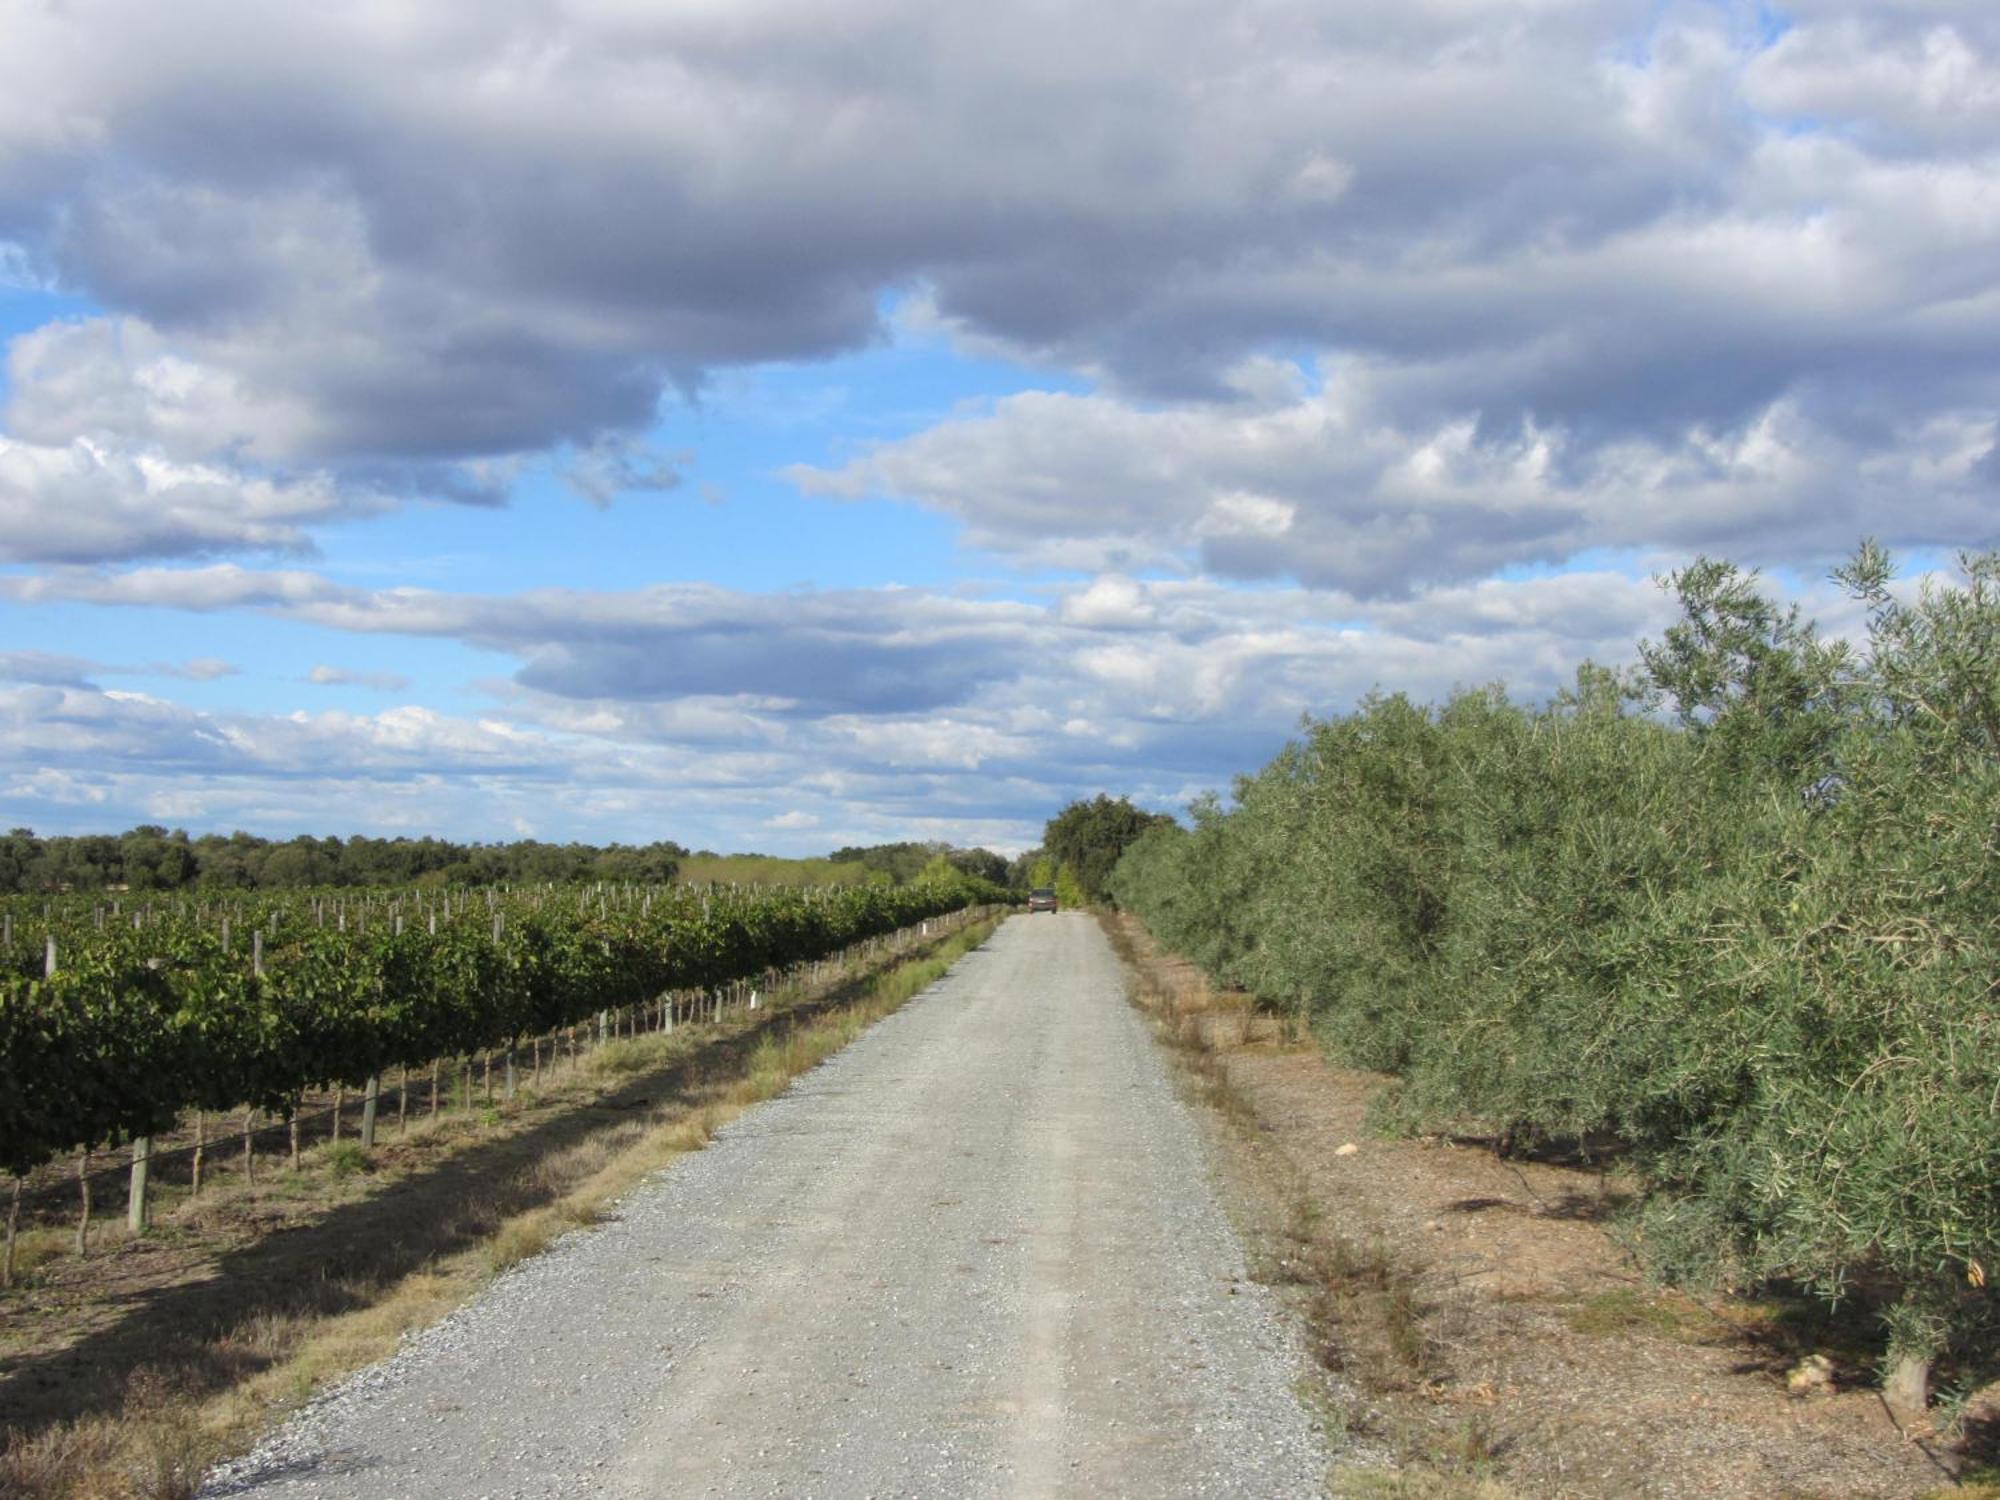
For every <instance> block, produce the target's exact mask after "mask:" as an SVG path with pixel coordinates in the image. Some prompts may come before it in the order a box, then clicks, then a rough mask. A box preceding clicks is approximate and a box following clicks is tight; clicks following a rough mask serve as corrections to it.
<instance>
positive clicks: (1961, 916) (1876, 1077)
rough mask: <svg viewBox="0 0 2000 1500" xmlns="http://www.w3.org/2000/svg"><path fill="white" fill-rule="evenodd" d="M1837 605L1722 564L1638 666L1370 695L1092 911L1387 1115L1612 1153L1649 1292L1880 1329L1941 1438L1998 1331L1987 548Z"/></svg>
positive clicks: (1850, 581)
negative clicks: (1802, 1298) (1357, 1082)
mask: <svg viewBox="0 0 2000 1500" xmlns="http://www.w3.org/2000/svg"><path fill="white" fill-rule="evenodd" d="M1835 576H1836V578H1837V579H1838V580H1839V581H1840V582H1841V583H1842V584H1843V585H1844V586H1845V587H1846V589H1847V590H1848V592H1849V593H1850V595H1851V596H1852V597H1853V598H1854V599H1855V600H1856V601H1858V603H1859V604H1860V605H1861V606H1862V607H1863V608H1865V610H1866V611H1867V613H1868V626H1867V632H1866V639H1865V642H1863V643H1862V644H1861V645H1859V646H1858V647H1850V646H1848V645H1847V644H1845V643H1843V642H1840V641H1837V640H1832V639H1828V638H1825V637H1823V636H1822V635H1821V633H1820V632H1819V631H1818V630H1817V629H1816V627H1815V626H1814V625H1813V624H1812V623H1811V622H1809V621H1806V620H1803V619H1801V618H1800V617H1799V615H1798V613H1797V612H1796V611H1795V610H1787V609H1785V608H1782V607H1781V606H1779V605H1778V604H1777V603H1775V602H1773V600H1772V599H1771V598H1769V597H1768V596H1767V595H1766V593H1765V592H1764V591H1763V590H1762V589H1761V588H1760V586H1759V583H1758V580H1757V579H1756V577H1755V575H1754V574H1748V573H1745V572H1743V571H1741V570H1739V569H1737V568H1736V567H1734V566H1732V565H1730V564H1728V563H1724V562H1713V561H1708V560H1703V561H1700V562H1698V563H1696V564H1694V565H1693V566H1691V567H1689V568H1687V569H1685V570H1683V571H1682V572H1679V573H1677V574H1675V575H1673V576H1672V577H1671V578H1670V579H1669V580H1668V584H1669V586H1670V587H1671V588H1672V590H1673V591H1674V593H1675V596H1676V598H1677V600H1678V603H1679V605H1680V610H1681V615H1680V619H1679V621H1678V622H1677V623H1676V624H1675V625H1674V626H1673V627H1672V628H1670V629H1669V630H1668V631H1667V632H1666V634H1665V636H1664V637H1663V638H1662V639H1660V640H1658V641H1654V642H1648V643H1646V644H1645V645H1643V646H1642V648H1641V661H1642V663H1643V665H1642V666H1641V667H1640V668H1638V669H1636V670H1635V671H1634V672H1632V673H1630V674H1619V673H1614V672H1611V671H1607V670H1604V669H1602V668H1598V667H1593V666H1589V665H1586V666H1584V667H1583V668H1582V669H1580V670H1579V671H1578V673H1577V675H1576V680H1575V683H1574V685H1573V686H1572V687H1571V688H1570V689H1569V690H1567V691H1565V692H1563V693H1562V694H1560V695H1559V696H1558V697H1557V698H1556V699H1555V700H1554V701H1552V702H1549V703H1546V704H1540V705H1531V704H1524V703H1521V702H1517V701H1515V700H1514V699H1512V698H1510V697H1509V696H1508V694H1507V693H1506V691H1505V690H1504V689H1503V688H1501V687H1497V686H1495V687H1485V688H1479V689H1475V690H1469V691H1463V692H1460V693H1458V694H1456V695H1454V696H1453V697H1452V698H1451V699H1450V700H1449V701H1448V702H1446V703H1444V704H1442V705H1437V706H1424V705H1420V704H1417V703H1414V702H1412V701H1410V700H1409V699H1408V698H1406V697H1404V696H1402V695H1400V694H1394V695H1376V696H1373V697H1371V698H1369V699H1368V700H1366V701H1365V702H1363V703H1362V704H1361V705H1360V706H1359V707H1358V708H1357V709H1356V710H1355V711H1354V712H1352V713H1350V714H1346V715H1343V716H1339V717H1335V718H1331V719H1326V720H1322V721H1315V722H1311V723H1309V724H1308V725H1307V727H1306V730H1305V733H1304V735H1303V737H1302V738H1301V739H1300V740H1299V741H1297V742H1296V743H1294V744H1292V745H1291V746H1289V747H1288V748H1287V749H1285V750H1284V751H1283V752H1282V753H1281V754H1280V755H1279V756H1278V757H1277V759H1275V760H1274V761H1273V762H1272V763H1271V764H1270V765H1268V766H1266V767H1265V768H1263V769H1262V770H1261V771H1258V772H1256V773H1255V774H1252V775H1248V776H1244V777H1242V778H1240V779H1239V780H1238V781H1237V783H1236V786H1235V788H1234V797H1233V799H1232V802H1231V803H1230V804H1229V805H1225V804H1224V803H1222V802H1221V801H1220V800H1216V799H1210V800H1208V801H1205V802H1203V803H1201V804H1199V805H1197V806H1196V808H1195V809H1194V818H1193V822H1194V827H1193V829H1192V830H1191V831H1190V830H1186V829H1183V828H1181V827H1179V826H1177V825H1175V826H1169V825H1167V824H1164V823H1162V824H1159V825H1156V826H1154V827H1151V828H1149V829H1147V830H1146V831H1145V832H1144V833H1143V834H1142V835H1141V836H1139V837H1138V838H1137V839H1136V840H1135V841H1134V842H1133V843H1132V845H1131V847H1130V848H1129V849H1128V850H1126V852H1125V853H1124V855H1123V857H1122V859H1121V860H1120V862H1119V863H1118V865H1117V866H1116V868H1115V870H1114V871H1113V872H1112V874H1111V875H1110V877H1109V879H1108V882H1107V885H1108V889H1109V891H1110V893H1111V894H1112V895H1113V896H1114V897H1115V899H1116V900H1117V901H1118V903H1119V904H1120V905H1121V906H1124V907H1126V908H1128V909H1129V910H1131V911H1133V912H1134V913H1136V914H1137V915H1139V916H1140V917H1141V918H1142V919H1143V920H1144V922H1145V923H1146V925H1147V927H1148V928H1149V929H1150V930H1151V931H1152V932H1153V933H1154V934H1155V935H1157V936H1158V937H1159V938H1160V939H1161V941H1163V942H1164V943H1166V944H1167V945H1169V946H1170V947H1172V948H1173V949H1175V950H1177V951H1179V952H1181V953H1183V954H1185V955H1187V956H1188V957H1190V958H1191V959H1193V960H1194V961H1195V962H1197V963H1198V964H1199V965H1200V966H1201V967H1202V968H1203V969H1204V970H1206V971H1207V973H1208V974H1209V975H1211V976H1212V977H1213V978H1214V979H1216V980H1217V981H1218V982H1219V983H1222V984H1224V985H1228V986H1232V987H1240V988H1242V989H1245V990H1247V991H1249V992H1251V993H1252V994H1254V995H1255V996H1256V997H1258V999H1259V1000H1260V1001H1261V1002H1262V1003H1263V1004H1265V1005H1267V1006H1269V1007H1272V1008H1275V1009H1276V1010H1278V1011H1280V1012H1282V1013H1284V1014H1285V1015H1287V1016H1289V1017H1292V1018H1294V1019H1295V1020H1296V1021H1297V1022H1298V1023H1301V1024H1303V1025H1307V1026H1310V1028H1311V1029H1312V1031H1313V1032H1314V1034H1315V1035H1316V1036H1317V1037H1318V1039H1319V1040H1320V1042H1321V1043H1322V1045H1323V1046H1324V1047H1325V1048H1326V1050H1327V1051H1328V1052H1329V1053H1330V1054H1331V1055H1332V1056H1333V1057H1334V1058H1336V1059H1338V1060H1340V1061H1343V1062H1346V1063H1349V1064H1352V1065H1354V1066H1357V1067H1363V1068H1369V1069H1376V1070H1381V1071H1384V1072H1388V1073H1393V1074H1395V1075H1397V1077H1398V1079H1399V1085H1398V1087H1397V1088H1396V1089H1395V1090H1394V1091H1393V1093H1392V1096H1391V1100H1390V1102H1389V1104H1388V1105H1387V1107H1386V1108H1385V1110H1384V1111H1383V1118H1384V1122H1385V1123H1387V1124H1390V1125H1394V1126H1399V1127H1401V1128H1405V1129H1411V1130H1421V1131H1425V1132H1436V1133H1440V1134H1451V1135H1459V1136H1466V1135H1475V1136H1480V1137H1483V1138H1485V1139H1487V1140H1488V1141H1490V1142H1491V1143H1492V1144H1493V1146H1494V1147H1495V1149H1497V1150H1499V1151H1501V1152H1503V1153H1507V1154H1516V1153H1533V1152H1536V1151H1539V1150H1543V1149H1546V1148H1550V1147H1557V1146H1560V1147H1561V1148H1563V1149H1565V1150H1566V1151H1569V1152H1572V1153H1582V1154H1583V1155H1585V1156H1587V1157H1595V1158H1597V1159H1600V1160H1601V1159H1615V1160H1616V1161H1617V1162H1618V1164H1619V1166H1620V1169H1621V1171H1622V1172H1623V1173H1624V1174H1626V1175H1627V1176H1629V1177H1630V1178H1631V1179H1632V1180H1633V1181H1634V1182H1635V1183H1636V1184H1637V1185H1638V1186H1639V1188H1640V1191H1639V1193H1638V1194H1637V1196H1636V1200H1635V1203H1634V1205H1633V1207H1632V1209H1631V1211H1630V1219H1629V1222H1628V1224H1627V1226H1626V1227H1627V1232H1628V1233H1629V1234H1630V1235H1631V1236H1632V1239H1633V1242H1634V1244H1635V1245H1636V1247H1637V1248H1638V1250H1639V1252H1640V1253H1641V1255H1642V1257H1643V1259H1644V1261H1645V1263H1646V1264H1647V1265H1648V1266H1649V1267H1650V1269H1651V1270H1652V1271H1653V1272H1655V1273H1656V1274H1658V1275H1660V1276H1662V1277H1665V1278H1669V1279H1675V1280H1680V1281H1684V1282H1687V1283H1689V1284H1693V1285H1707V1286H1721V1287H1728V1288H1737V1289H1748V1288H1754V1287H1759V1286H1783V1287H1788V1288H1799V1289H1803V1290H1805V1291H1807V1292H1809V1293H1810V1294H1813V1295H1816V1296H1817V1297H1819V1298H1821V1299H1824V1300H1826V1301H1828V1302H1835V1303H1841V1304H1844V1305H1848V1306H1856V1305H1858V1306H1860V1307H1863V1308H1866V1309H1868V1310H1869V1311H1870V1312H1871V1313H1872V1314H1873V1316H1874V1317H1875V1318H1876V1319H1877V1326H1878V1328H1879V1331H1880V1337H1881V1340H1882V1345H1881V1347H1882V1348H1883V1351H1884V1353H1883V1364H1884V1373H1885V1375H1886V1376H1887V1377H1888V1383H1887V1390H1886V1394H1887V1395H1888V1396H1889V1398H1890V1399H1891V1401H1892V1402H1894V1403H1896V1404H1897V1405H1899V1406H1900V1407H1901V1408H1902V1409H1904V1410H1911V1409H1914V1408H1917V1407H1921V1406H1922V1405H1923V1404H1924V1402H1925V1401H1926V1399H1927V1398H1928V1397H1929V1396H1931V1395H1932V1394H1936V1395H1939V1396H1941V1397H1942V1398H1943V1399H1944V1402H1945V1405H1946V1407H1947V1411H1946V1412H1945V1413H1944V1415H1945V1418H1946V1419H1947V1420H1949V1417H1950V1410H1949V1408H1951V1407H1952V1406H1953V1405H1954V1404H1955V1403H1956V1402H1958V1401H1960V1400H1962V1399H1963V1398H1964V1397H1965V1396H1966V1395H1967V1394H1968V1393H1969V1392H1971V1391H1972V1390H1973V1389H1975V1388H1976V1387H1977V1386H1978V1385H1979V1384H1980V1383H1982V1382H1983V1381H1984V1380H1987V1379H1990V1378H1991V1376H1992V1375H1993V1374H1994V1369H1993V1361H1994V1351H1995V1348H1996V1333H2000V1303H1996V1294H1995V1291H1994V1288H1993V1285H1992V1284H1991V1278H1992V1276H1993V1275H1994V1274H1995V1273H1996V1272H2000V1005H1996V988H1995V975H1996V974H2000V554H1987V555H1984V556H1968V557H1965V558H1963V559H1962V560H1961V572H1960V574H1959V575H1958V576H1957V577H1956V578H1955V579H1953V580H1950V581H1930V582H1927V583H1926V584H1925V586H1924V587H1923V588H1922V589H1921V590H1919V591H1917V592H1916V593H1914V594H1912V593H1909V592H1908V591H1903V590H1895V589H1892V588H1891V576H1892V575H1891V566H1890V562H1889V559H1888V558H1887V557H1886V556H1885V555H1884V554H1883V553H1882V552H1880V551H1879V550H1878V549H1876V548H1875V547H1873V546H1872V545H1867V546H1864V547H1863V548H1862V549H1861V550H1860V551H1859V552H1858V553H1857V555H1856V556H1855V558H1854V559H1853V560H1852V561H1851V562H1850V563H1849V564H1848V565H1846V566H1845V567H1844V568H1842V569H1841V570H1839V572H1838V573H1837V574H1836V575H1835Z"/></svg>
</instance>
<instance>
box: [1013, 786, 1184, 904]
mask: <svg viewBox="0 0 2000 1500" xmlns="http://www.w3.org/2000/svg"><path fill="white" fill-rule="evenodd" d="M1173 821H1174V820H1173V819H1172V818H1170V817H1168V816H1167V815H1166V814H1165V813H1149V812H1145V811H1142V810H1141V809H1139V808H1136V807H1134V806H1133V805H1132V804H1131V803H1130V802H1128V801H1127V800H1126V799H1125V798H1123V797H1116V798H1113V797H1107V796H1105V795H1104V794H1103V793H1102V792H1100V793H1098V795H1097V796H1096V797H1095V798H1093V799H1092V800H1091V801H1089V802H1072V803H1070V805H1069V806H1068V807H1065V808H1064V809H1063V810H1062V811H1061V812H1059V813H1057V814H1056V815H1055V816H1054V817H1053V818H1050V819H1049V822H1048V826H1047V828H1046V829H1044V830H1043V833H1042V848H1043V849H1045V850H1046V851H1047V852H1048V854H1049V857H1050V858H1052V859H1053V860H1055V862H1056V864H1057V866H1058V867H1066V868H1067V869H1068V870H1069V871H1070V873H1071V875H1072V876H1074V877H1075V879H1076V883H1077V884H1078V886H1080V887H1081V888H1082V890H1083V894H1084V895H1085V896H1087V897H1089V898H1090V899H1091V900H1092V901H1104V900H1108V899H1109V897H1110V890H1109V882H1110V879H1111V871H1112V869H1113V867H1114V866H1116V865H1117V863H1118V860H1119V857H1120V856H1121V855H1123V854H1124V852H1125V847H1126V845H1128V844H1130V843H1132V842H1133V841H1134V840H1136V839H1137V838H1138V837H1139V835H1141V834H1142V833H1144V832H1145V831H1146V830H1147V829H1149V828H1154V827H1157V826H1159V825H1160V824H1162V823H1171V822H1173Z"/></svg>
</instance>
